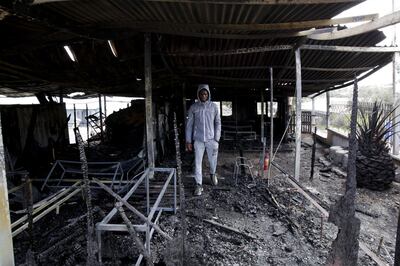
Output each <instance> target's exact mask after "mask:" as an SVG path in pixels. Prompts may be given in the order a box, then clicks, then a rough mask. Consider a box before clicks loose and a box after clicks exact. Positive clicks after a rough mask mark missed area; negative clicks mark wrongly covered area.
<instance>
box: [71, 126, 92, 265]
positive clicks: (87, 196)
mask: <svg viewBox="0 0 400 266" xmlns="http://www.w3.org/2000/svg"><path fill="white" fill-rule="evenodd" d="M74 131H75V139H76V142H77V144H78V148H79V157H80V160H81V163H82V167H81V168H82V172H83V182H84V184H83V191H84V197H85V200H86V207H87V216H86V217H87V229H88V231H87V238H86V243H87V258H86V265H88V266H92V265H93V266H94V265H98V263H97V261H96V256H95V254H96V251H97V245H96V242H95V237H94V222H93V208H92V195H91V193H90V182H89V176H88V171H89V169H88V163H87V159H86V154H85V149H84V144H83V139H82V136H81V134H80V133H79V129H78V128H74Z"/></svg>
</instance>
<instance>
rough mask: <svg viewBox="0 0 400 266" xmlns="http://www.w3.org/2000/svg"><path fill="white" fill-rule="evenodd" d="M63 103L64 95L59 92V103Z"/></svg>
mask: <svg viewBox="0 0 400 266" xmlns="http://www.w3.org/2000/svg"><path fill="white" fill-rule="evenodd" d="M63 102H64V94H63V90H62V89H61V90H60V103H63Z"/></svg>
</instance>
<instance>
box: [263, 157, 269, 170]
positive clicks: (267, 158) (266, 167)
mask: <svg viewBox="0 0 400 266" xmlns="http://www.w3.org/2000/svg"><path fill="white" fill-rule="evenodd" d="M268 166H269V154H268V153H267V154H265V157H264V171H267V170H268Z"/></svg>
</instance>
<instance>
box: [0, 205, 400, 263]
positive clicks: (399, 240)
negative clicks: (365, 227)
mask: <svg viewBox="0 0 400 266" xmlns="http://www.w3.org/2000/svg"><path fill="white" fill-rule="evenodd" d="M398 212H399V218H398V219H397V235H396V251H395V254H394V265H400V209H398ZM0 253H1V251H0Z"/></svg>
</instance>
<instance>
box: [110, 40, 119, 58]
mask: <svg viewBox="0 0 400 266" xmlns="http://www.w3.org/2000/svg"><path fill="white" fill-rule="evenodd" d="M107 43H108V46H110V49H111V52H112V53H113V55H114V56H115V57H118V53H117V49H115V44H114V42H113V41H112V40H108V41H107Z"/></svg>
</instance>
